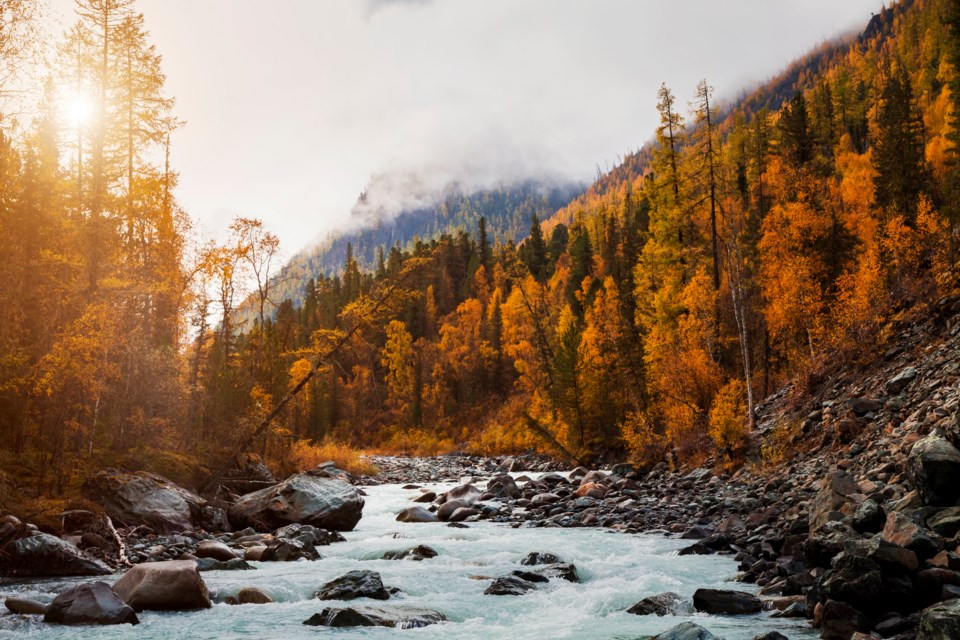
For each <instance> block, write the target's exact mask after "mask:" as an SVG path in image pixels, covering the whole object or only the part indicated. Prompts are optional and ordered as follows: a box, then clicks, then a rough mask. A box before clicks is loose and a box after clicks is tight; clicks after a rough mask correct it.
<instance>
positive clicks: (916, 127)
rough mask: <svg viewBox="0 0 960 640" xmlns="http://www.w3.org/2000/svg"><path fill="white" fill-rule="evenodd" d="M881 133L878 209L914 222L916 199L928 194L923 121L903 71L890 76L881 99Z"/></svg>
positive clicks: (878, 143)
mask: <svg viewBox="0 0 960 640" xmlns="http://www.w3.org/2000/svg"><path fill="white" fill-rule="evenodd" d="M880 100H881V101H880V113H879V116H878V125H879V131H878V134H877V141H876V143H875V145H874V147H875V148H874V156H873V165H874V169H876V172H877V174H876V177H875V178H874V186H875V188H876V201H877V205H879V206H880V207H882V208H884V209H885V210H886V211H888V212H890V213H893V214H900V215H903V216H905V217H906V219H907V220H912V219H913V217H914V215H915V214H916V210H917V198H918V197H919V196H920V194H921V193H924V192H926V191H927V188H928V184H929V171H928V168H927V165H926V157H925V153H924V148H925V141H924V131H923V120H922V119H921V117H920V114H919V113H918V112H917V109H916V106H915V104H914V100H913V91H912V89H911V87H910V78H909V76H907V73H906V71H905V70H904V69H902V68H900V69H897V70H894V71H893V72H892V73H891V74H890V78H889V79H888V80H887V83H886V85H885V86H884V88H883V93H882V95H881V99H880Z"/></svg>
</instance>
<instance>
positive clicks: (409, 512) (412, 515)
mask: <svg viewBox="0 0 960 640" xmlns="http://www.w3.org/2000/svg"><path fill="white" fill-rule="evenodd" d="M437 520H438V519H437V516H436V514H435V513H431V512H430V511H428V510H427V509H424V508H423V507H407V508H406V509H404V510H403V511H401V512H400V513H398V514H397V522H437Z"/></svg>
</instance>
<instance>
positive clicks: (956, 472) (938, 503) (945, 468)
mask: <svg viewBox="0 0 960 640" xmlns="http://www.w3.org/2000/svg"><path fill="white" fill-rule="evenodd" d="M907 475H908V477H909V478H910V482H911V483H913V486H914V487H915V488H916V490H917V492H918V493H919V494H920V497H921V498H922V499H923V501H924V503H926V504H928V505H931V506H934V507H950V506H953V505H955V504H957V500H958V499H960V450H958V449H957V448H956V447H954V446H953V445H952V444H950V443H949V442H947V440H946V439H944V438H943V437H942V436H941V435H940V434H939V433H938V432H936V431H934V432H933V433H931V434H930V435H929V436H927V437H926V438H924V439H923V440H921V441H919V442H917V443H916V444H915V445H913V449H911V450H910V456H909V458H908V459H907Z"/></svg>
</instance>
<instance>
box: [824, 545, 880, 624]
mask: <svg viewBox="0 0 960 640" xmlns="http://www.w3.org/2000/svg"><path fill="white" fill-rule="evenodd" d="M820 595H821V597H823V598H825V599H832V600H838V601H840V602H846V603H848V604H850V605H853V607H854V608H856V609H858V610H860V611H865V612H868V613H869V612H870V611H871V610H876V609H877V607H878V606H879V604H880V603H879V602H878V600H879V599H880V596H882V595H883V584H882V581H881V576H880V565H878V564H877V563H876V562H874V561H873V560H871V559H869V558H864V557H860V556H856V555H848V554H846V553H841V554H840V555H838V556H837V557H836V558H835V559H834V561H833V567H832V568H831V569H830V570H829V571H827V572H826V573H825V574H823V580H822V581H821V583H820Z"/></svg>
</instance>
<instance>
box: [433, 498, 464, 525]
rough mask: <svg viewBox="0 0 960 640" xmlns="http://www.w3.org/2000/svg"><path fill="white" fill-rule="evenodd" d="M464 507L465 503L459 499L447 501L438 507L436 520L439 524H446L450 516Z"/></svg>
mask: <svg viewBox="0 0 960 640" xmlns="http://www.w3.org/2000/svg"><path fill="white" fill-rule="evenodd" d="M466 506H467V503H466V502H464V501H463V500H460V499H459V498H457V499H455V500H447V501H446V502H444V503H443V504H442V505H440V508H439V509H437V518H439V519H440V521H441V522H448V521H449V520H450V516H452V515H453V514H454V512H455V511H456V510H457V509H462V508H464V507H466Z"/></svg>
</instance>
